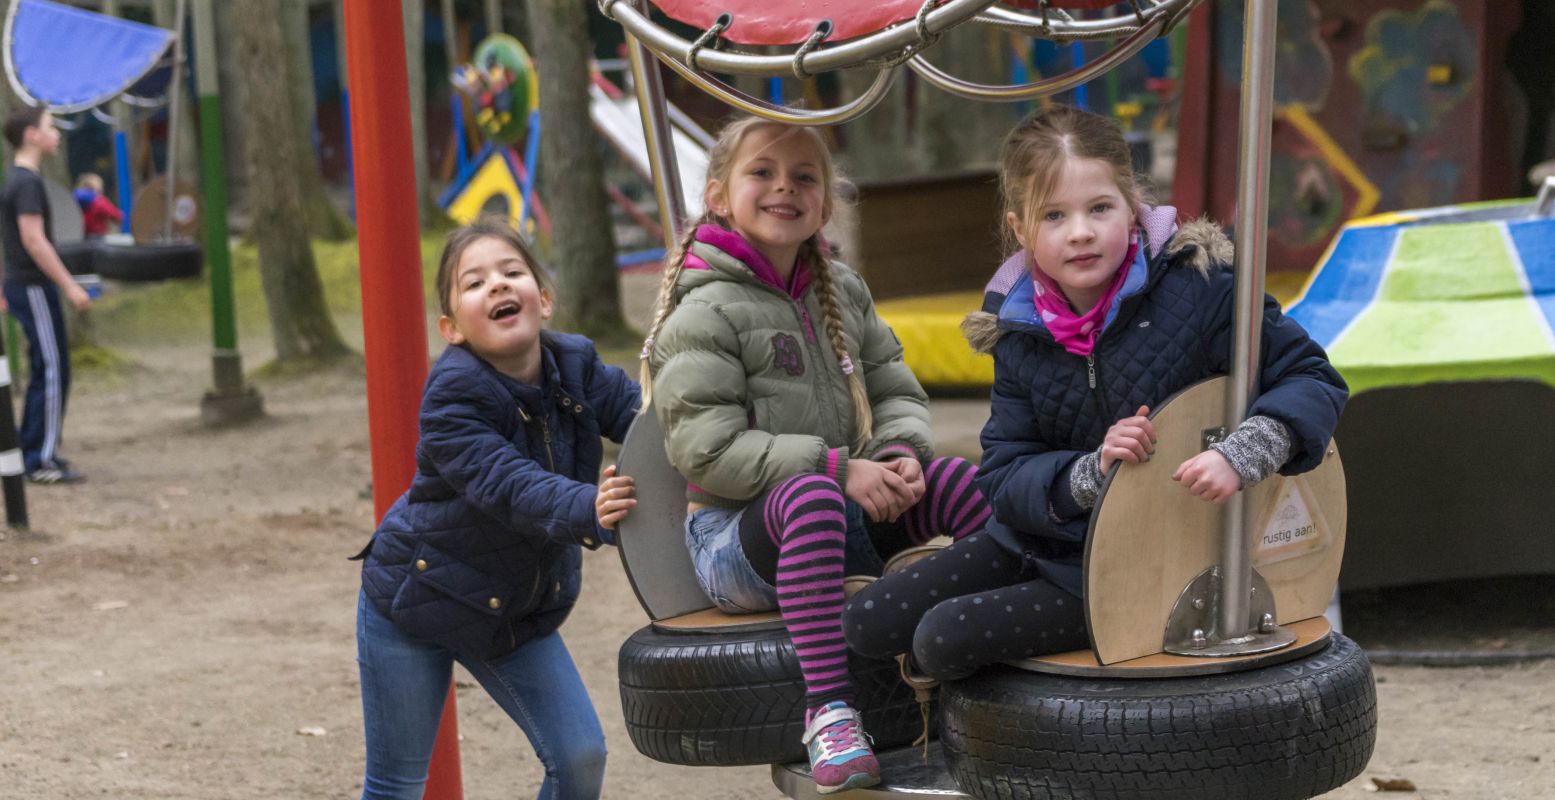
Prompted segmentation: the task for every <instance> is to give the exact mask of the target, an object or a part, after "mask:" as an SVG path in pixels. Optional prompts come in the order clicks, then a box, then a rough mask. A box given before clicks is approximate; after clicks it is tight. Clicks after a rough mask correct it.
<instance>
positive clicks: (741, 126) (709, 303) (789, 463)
mask: <svg viewBox="0 0 1555 800" xmlns="http://www.w3.org/2000/svg"><path fill="white" fill-rule="evenodd" d="M835 181H836V175H835V172H834V170H833V168H832V163H831V157H830V154H829V153H828V152H827V150H826V146H825V145H824V144H823V143H822V141H821V138H820V136H818V135H817V134H816V133H815V132H814V131H813V130H811V129H808V128H799V127H793V126H788V125H782V124H778V123H773V122H768V121H765V120H759V119H742V120H740V121H737V122H735V123H733V124H731V125H729V126H728V127H727V128H726V129H725V130H724V131H723V133H722V135H721V136H720V138H719V141H718V143H717V144H716V145H715V146H714V147H713V149H712V152H711V153H710V157H709V162H708V176H707V185H706V189H705V191H704V193H703V199H704V202H705V207H706V208H707V211H706V212H705V213H704V214H703V215H702V217H701V218H700V219H698V220H696V221H695V224H694V225H692V226H690V229H689V230H688V231H687V233H686V235H685V237H684V238H683V239H682V241H681V242H680V246H679V247H678V248H677V249H676V252H675V255H674V256H673V257H672V258H671V259H670V260H669V262H668V263H667V265H666V269H665V273H664V282H663V285H662V286H661V288H660V291H659V299H658V305H657V312H656V315H655V317H654V321H653V325H652V328H651V330H650V331H649V335H648V339H647V341H646V342H645V343H644V345H643V353H642V357H643V374H642V382H643V386H644V388H645V389H646V390H647V391H645V392H644V397H643V400H644V402H645V403H647V402H650V401H651V402H652V404H653V407H654V411H655V413H656V414H657V415H658V419H659V422H660V423H661V425H662V427H663V428H664V434H665V449H666V450H667V453H668V456H669V460H670V463H672V464H673V465H674V466H675V468H676V469H677V470H679V471H680V473H681V474H682V475H684V476H685V478H686V480H687V481H688V482H689V484H690V485H689V487H688V500H689V507H688V510H689V515H688V518H687V521H686V545H687V547H688V548H689V549H690V551H691V556H692V563H693V564H694V566H695V569H696V574H697V579H698V581H699V582H700V583H701V586H702V588H703V590H704V591H706V593H707V595H708V597H709V598H710V599H711V600H712V601H713V603H714V604H715V605H717V607H718V608H720V609H722V610H723V611H726V612H730V613H748V612H756V611H768V610H772V609H777V610H778V611H779V612H780V613H781V615H782V617H783V622H784V624H785V625H786V626H787V629H788V633H789V636H790V637H791V638H792V639H793V642H794V648H795V653H796V655H797V656H798V658H799V663H800V668H801V671H802V673H803V677H804V682H805V688H806V694H807V705H808V711H807V713H806V715H805V732H804V743H805V745H806V748H807V750H808V752H809V757H810V766H811V775H812V777H813V778H814V779H815V782H816V785H817V787H818V789H819V790H820V792H821V793H823V794H828V793H831V792H836V791H841V790H844V789H852V788H858V787H863V786H870V785H873V784H875V783H877V782H878V781H879V779H880V778H879V775H880V767H879V764H878V763H877V761H876V759H875V756H874V753H873V752H872V751H871V749H870V746H869V740H868V739H867V738H866V737H865V735H864V732H863V730H862V727H861V720H860V716H859V713H858V711H857V710H855V708H854V707H853V705H854V700H853V683H852V680H851V678H850V677H849V674H848V654H847V644H846V641H845V640H844V638H843V632H842V606H843V590H842V579H843V576H844V575H845V574H855V573H865V572H867V573H871V574H879V572H880V569H881V566H882V560H883V559H884V558H888V557H889V556H891V555H893V554H894V553H896V552H898V551H900V550H902V549H904V548H907V547H909V546H912V545H915V544H921V543H923V542H926V541H927V540H929V539H930V538H932V537H934V536H937V535H946V536H950V537H952V538H961V537H963V536H966V535H968V534H970V533H973V532H975V531H977V530H979V529H980V528H981V527H982V525H983V523H984V522H985V521H986V520H987V519H988V517H989V514H990V512H989V509H988V504H987V503H986V502H985V501H984V500H983V496H982V494H980V493H979V492H978V490H977V489H976V488H975V487H974V486H973V484H972V478H973V474H974V472H975V468H974V467H973V466H972V465H971V464H970V463H969V462H967V461H965V460H963V459H957V458H941V459H936V458H934V455H933V445H932V442H931V439H930V433H929V415H928V408H927V402H928V401H927V398H926V396H925V395H924V392H923V389H922V387H920V386H919V385H918V381H917V379H916V378H914V377H913V374H912V372H911V370H909V369H908V368H907V365H906V364H904V363H903V362H902V348H901V345H900V344H899V343H898V342H897V340H896V337H895V336H894V335H893V334H892V333H891V329H890V328H889V327H887V326H886V324H885V323H884V322H883V321H881V319H880V317H879V316H877V315H876V314H875V307H874V301H873V300H872V299H871V298H870V295H869V290H868V289H867V288H866V287H865V285H864V281H863V280H862V279H861V278H860V277H859V276H858V274H857V273H855V272H853V271H852V270H850V269H848V268H847V267H845V266H843V265H842V264H839V263H837V262H834V261H831V260H830V259H829V258H828V257H827V255H828V253H827V246H826V243H825V241H824V240H823V239H822V237H821V227H822V226H823V225H824V224H826V221H827V220H828V219H829V218H830V216H831V213H832V210H833V208H834V206H835V204H836V202H837V201H836V199H835V197H834V191H833V185H834V182H835Z"/></svg>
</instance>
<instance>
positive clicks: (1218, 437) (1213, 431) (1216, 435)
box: [1199, 425, 1226, 453]
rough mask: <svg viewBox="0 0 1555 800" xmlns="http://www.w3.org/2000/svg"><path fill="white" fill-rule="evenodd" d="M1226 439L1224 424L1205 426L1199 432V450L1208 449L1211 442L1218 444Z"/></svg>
mask: <svg viewBox="0 0 1555 800" xmlns="http://www.w3.org/2000/svg"><path fill="white" fill-rule="evenodd" d="M1225 440H1226V426H1224V425H1218V426H1216V427H1213V428H1205V429H1204V430H1203V431H1200V432H1199V452H1201V453H1202V452H1204V451H1205V450H1208V449H1209V446H1210V445H1212V444H1219V443H1221V442H1223V441H1225Z"/></svg>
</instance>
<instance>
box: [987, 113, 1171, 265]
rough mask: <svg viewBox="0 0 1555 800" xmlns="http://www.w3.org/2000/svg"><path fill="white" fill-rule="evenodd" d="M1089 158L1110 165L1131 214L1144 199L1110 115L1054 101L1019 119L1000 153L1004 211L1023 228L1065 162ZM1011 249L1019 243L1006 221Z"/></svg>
mask: <svg viewBox="0 0 1555 800" xmlns="http://www.w3.org/2000/svg"><path fill="white" fill-rule="evenodd" d="M1081 158H1090V159H1095V160H1097V161H1101V162H1102V163H1105V164H1106V165H1108V166H1109V167H1111V168H1112V177H1113V180H1114V182H1116V183H1117V186H1118V191H1119V192H1121V193H1122V194H1123V199H1124V200H1126V201H1127V202H1128V204H1129V209H1130V210H1131V211H1133V212H1134V213H1135V214H1136V215H1137V214H1138V211H1139V204H1140V203H1141V202H1144V201H1145V200H1146V197H1145V194H1144V192H1143V191H1142V190H1141V188H1140V186H1139V182H1138V181H1137V180H1136V179H1135V178H1134V161H1133V157H1132V155H1131V154H1130V152H1129V149H1128V142H1127V140H1125V139H1124V138H1123V131H1121V130H1120V129H1119V128H1118V125H1117V123H1116V122H1113V121H1112V119H1111V118H1109V117H1104V116H1102V115H1100V114H1094V113H1091V112H1089V111H1082V110H1080V109H1078V108H1075V107H1073V106H1065V105H1055V106H1053V107H1051V108H1048V109H1046V110H1043V111H1040V112H1038V113H1036V114H1033V115H1031V116H1029V117H1027V118H1026V119H1024V120H1021V122H1020V124H1018V125H1016V126H1015V128H1014V130H1011V131H1010V133H1009V135H1007V136H1005V137H1004V145H1003V147H1001V148H1000V154H999V192H1000V195H1001V197H1002V199H1003V201H1004V210H1005V211H1006V212H1010V213H1013V214H1014V215H1015V218H1016V219H1018V220H1020V221H1021V224H1022V225H1023V226H1025V228H1026V229H1027V230H1033V229H1035V228H1036V226H1037V225H1038V224H1039V222H1040V220H1037V219H1033V218H1032V217H1034V216H1035V214H1032V213H1031V212H1034V211H1036V210H1038V209H1040V208H1042V206H1043V205H1044V204H1046V203H1047V199H1048V197H1049V196H1050V195H1051V194H1052V193H1053V187H1054V186H1055V185H1057V183H1058V178H1059V176H1060V175H1062V174H1063V171H1064V165H1065V164H1067V163H1068V162H1069V161H1071V160H1074V159H1081ZM1003 231H1004V238H1005V245H1006V247H1007V248H1008V250H1009V251H1010V252H1013V251H1014V250H1016V249H1018V248H1019V244H1018V243H1017V242H1015V241H1014V235H1013V233H1012V232H1011V231H1010V229H1009V226H1004V227H1003Z"/></svg>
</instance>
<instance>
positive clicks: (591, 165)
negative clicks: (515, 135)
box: [528, 0, 626, 336]
mask: <svg viewBox="0 0 1555 800" xmlns="http://www.w3.org/2000/svg"><path fill="white" fill-rule="evenodd" d="M528 8H529V30H530V41H532V42H533V43H534V59H535V63H536V67H535V70H536V72H538V73H539V76H540V107H541V108H543V109H545V112H544V117H543V123H542V126H541V129H542V132H543V134H542V135H541V137H540V163H539V167H538V170H539V178H540V186H541V190H542V191H541V196H542V197H543V198H545V202H546V204H547V209H546V210H547V211H548V212H549V214H550V218H551V223H552V225H553V226H554V228H553V230H552V242H553V247H552V252H553V253H554V254H555V256H554V258H553V259H552V261H553V263H554V265H555V267H556V277H557V284H558V286H557V292H558V293H559V294H560V295H561V296H560V297H558V298H557V307H558V309H559V311H560V315H559V316H560V318H561V319H560V322H561V324H562V325H564V326H568V327H571V328H574V329H578V330H582V331H583V332H585V333H588V334H591V335H595V336H600V335H616V334H620V333H623V332H625V330H626V328H625V322H624V321H623V320H622V318H621V297H620V291H619V289H618V287H617V283H616V280H617V278H616V265H615V241H614V238H613V236H612V235H611V230H612V226H611V221H610V214H609V211H608V210H607V208H606V205H605V189H604V186H605V184H604V165H603V164H602V163H601V158H600V152H599V140H598V138H597V137H596V136H595V135H594V130H593V125H592V123H590V121H589V107H588V102H589V100H588V98H589V93H588V82H589V73H588V59H589V43H588V17H587V16H586V14H585V7H584V5H583V4H582V3H580V2H577V0H530V2H529V4H528Z"/></svg>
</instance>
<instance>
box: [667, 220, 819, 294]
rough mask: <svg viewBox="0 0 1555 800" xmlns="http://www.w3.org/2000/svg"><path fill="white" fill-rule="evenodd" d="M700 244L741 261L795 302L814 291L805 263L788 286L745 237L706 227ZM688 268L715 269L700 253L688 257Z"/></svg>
mask: <svg viewBox="0 0 1555 800" xmlns="http://www.w3.org/2000/svg"><path fill="white" fill-rule="evenodd" d="M696 240H697V241H699V242H703V243H705V244H710V245H712V246H714V247H716V248H718V249H719V250H722V251H724V253H726V254H728V255H730V256H733V257H735V258H736V259H739V260H740V261H741V262H743V263H744V264H745V266H747V267H749V268H750V271H751V272H752V273H753V274H755V276H756V279H757V280H759V281H761V282H762V283H765V284H766V285H768V286H771V287H772V288H774V289H777V290H778V291H780V292H784V293H786V294H787V295H788V296H789V297H791V298H793V299H795V300H798V299H799V298H801V297H804V293H805V290H806V289H808V288H810V265H809V264H807V263H805V262H804V261H799V262H796V263H795V264H794V272H793V274H792V275H790V276H788V282H787V283H784V282H783V279H782V278H780V277H778V271H777V268H775V267H773V266H772V263H771V262H769V261H767V257H766V256H764V255H762V254H761V251H760V250H757V249H756V248H755V247H754V246H752V245H751V243H750V242H747V241H745V237H743V236H741V235H739V234H738V233H735V232H734V231H731V230H729V229H727V228H722V227H719V226H717V225H710V224H706V223H704V224H702V225H698V226H697V232H696ZM821 246H822V247H823V248H824V247H825V246H826V243H825V242H824V241H822V243H821ZM685 268H686V269H712V267H709V266H708V265H707V262H706V261H703V260H702V258H701V257H700V256H698V255H697V254H696V253H687V254H686V266H685Z"/></svg>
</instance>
